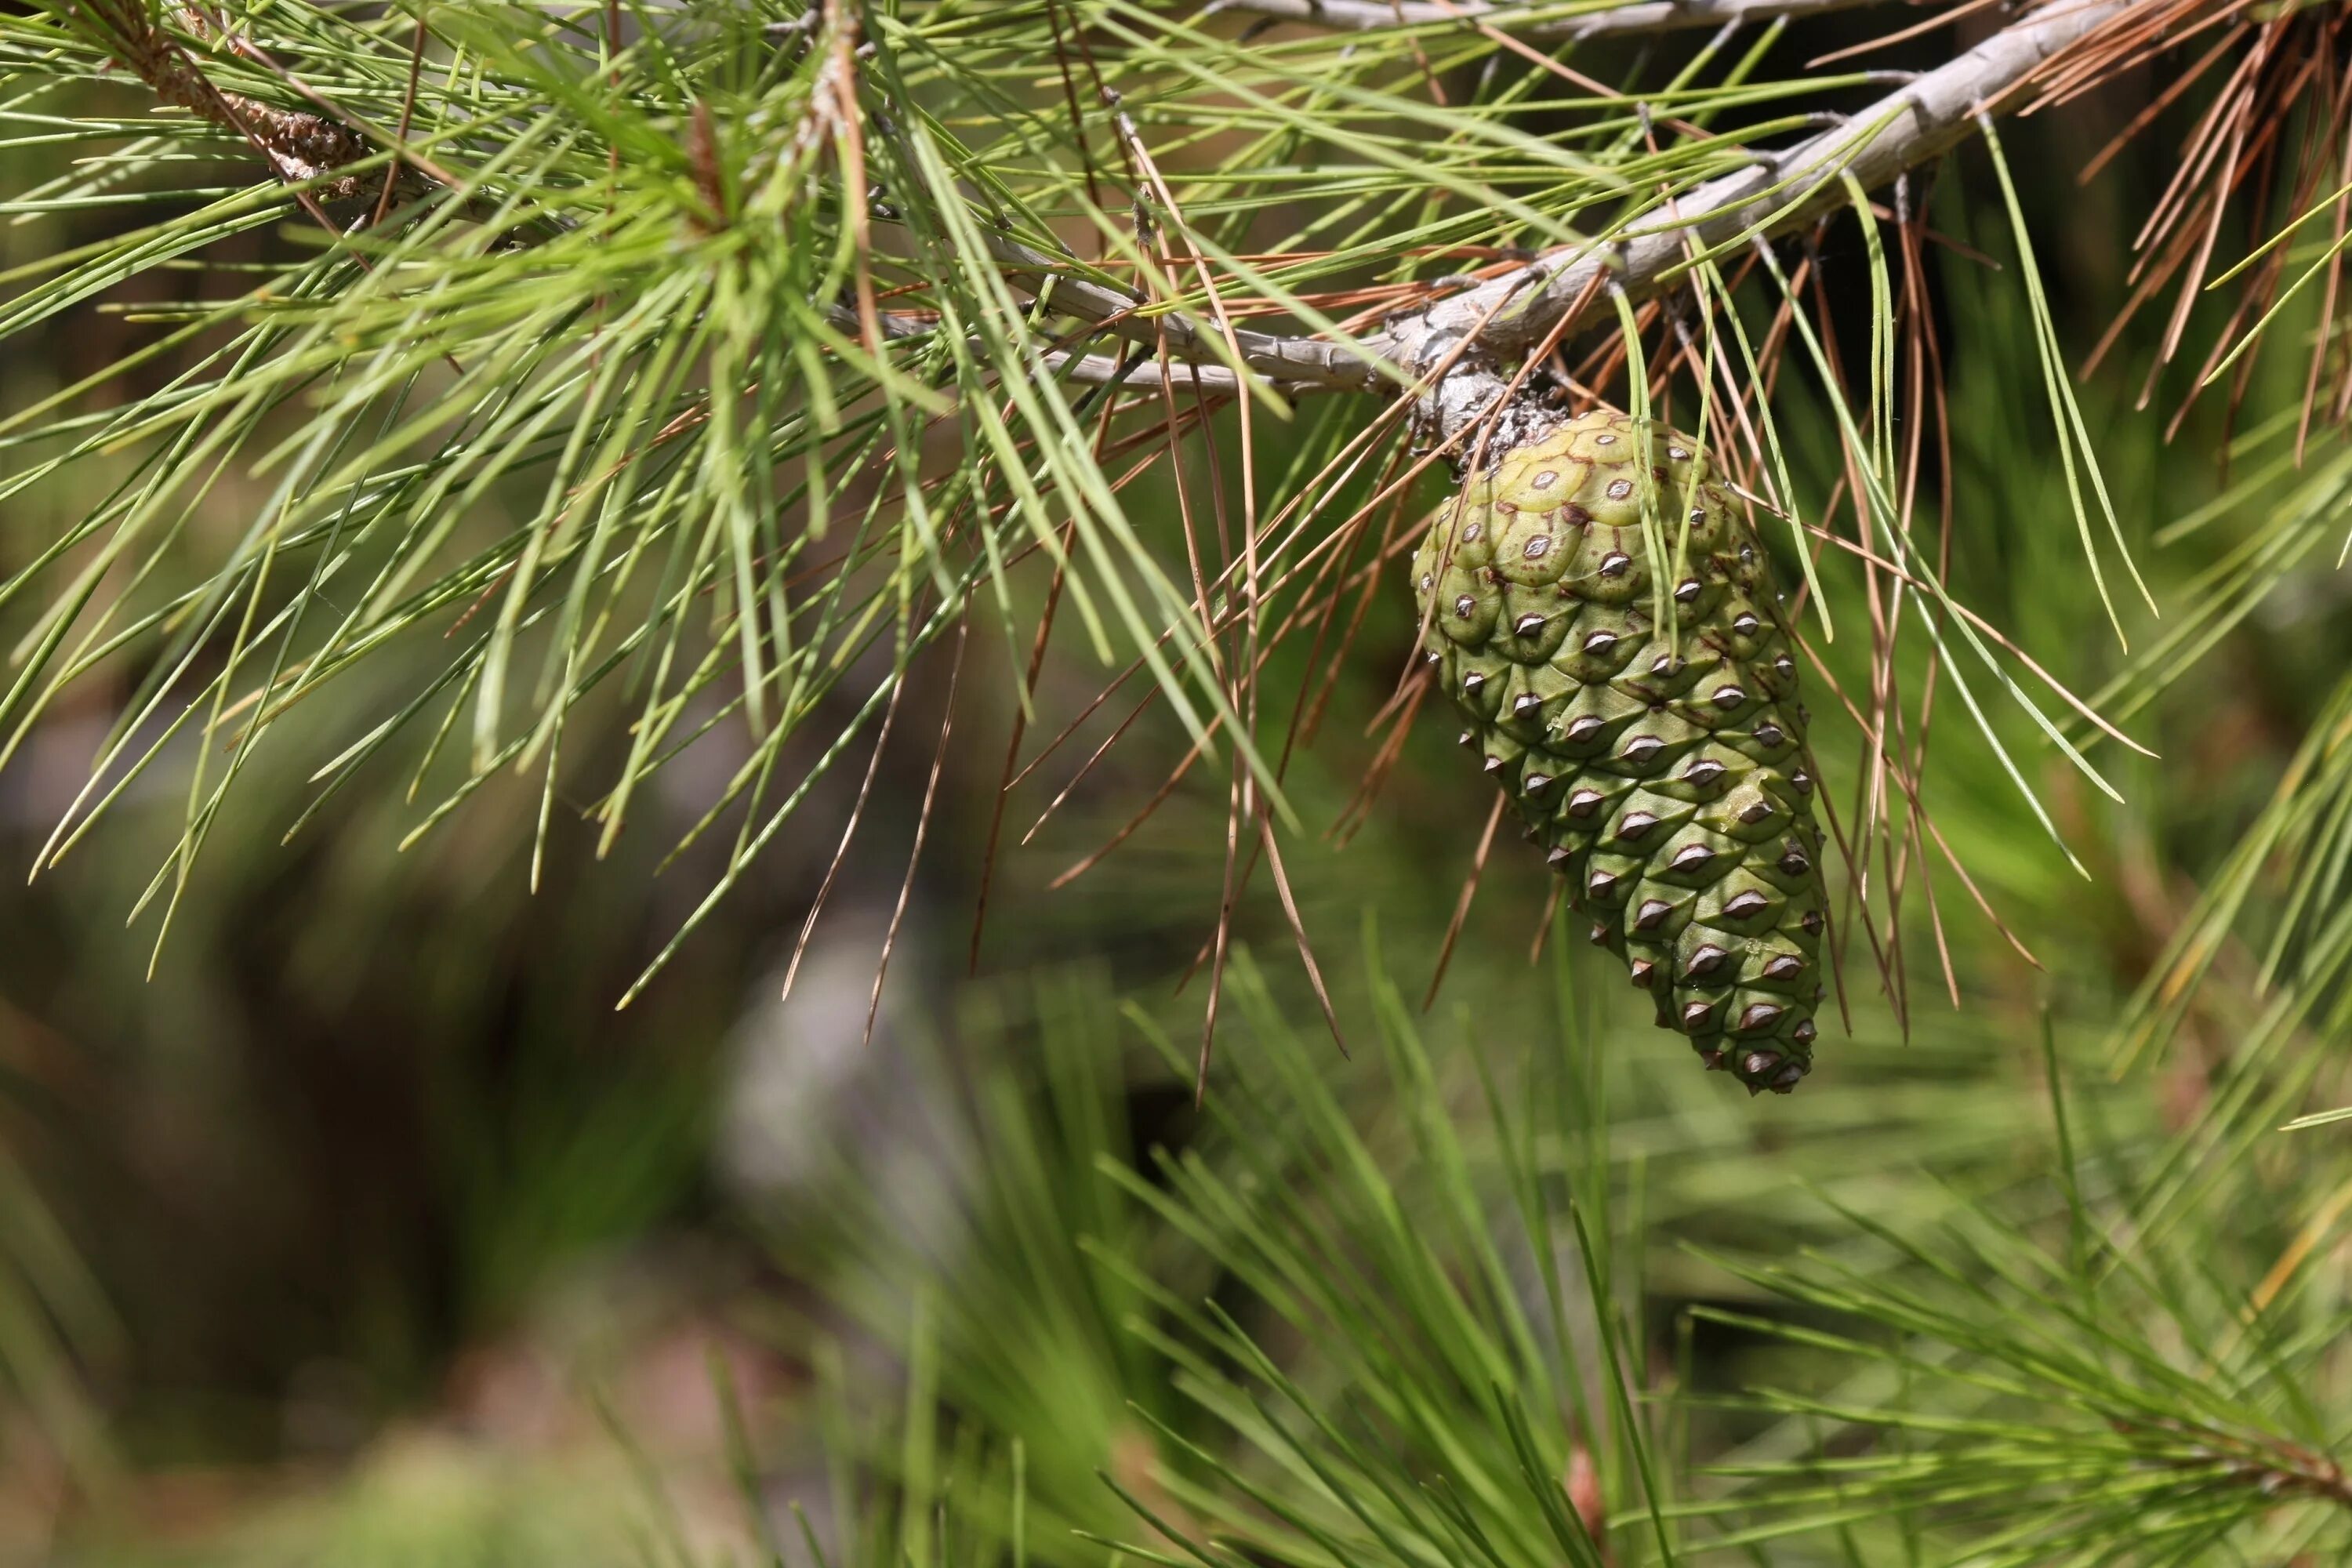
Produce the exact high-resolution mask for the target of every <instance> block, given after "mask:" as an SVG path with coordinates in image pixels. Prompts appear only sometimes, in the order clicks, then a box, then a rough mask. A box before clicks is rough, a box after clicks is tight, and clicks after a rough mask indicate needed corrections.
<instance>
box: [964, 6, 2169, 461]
mask: <svg viewBox="0 0 2352 1568" xmlns="http://www.w3.org/2000/svg"><path fill="white" fill-rule="evenodd" d="M2140 3H2142V0H2059V3H2058V4H2056V5H2052V6H2049V7H2046V8H2044V9H2043V10H2041V11H2038V12H2036V13H2034V14H2033V15H2032V16H2029V17H2027V18H2026V19H2024V20H2022V21H2020V22H2017V23H2015V24H2013V25H2011V26H2009V27H2006V28H2004V29H2002V30H2001V31H2000V32H1999V33H1996V34H1994V35H1993V36H1992V37H1990V38H1988V39H1986V40H1985V41H1984V42H1983V43H1981V44H1979V45H1978V46H1977V47H1974V48H1972V49H1969V50H1968V51H1967V52H1966V53H1964V54H1961V55H1959V56H1958V57H1956V58H1953V59H1952V60H1950V61H1949V62H1948V63H1947V64H1945V65H1942V66H1939V67H1937V68H1936V69H1934V70H1932V71H1928V72H1927V73H1926V74H1924V75H1922V76H1920V77H1919V78H1917V79H1916V80H1913V81H1911V82H1908V83H1906V85H1904V86H1903V87H1902V88H1900V89H1897V90H1895V91H1894V92H1891V93H1889V94H1887V95H1886V96H1885V98H1883V99H1881V100H1878V101H1877V102H1876V103H1874V104H1872V105H1871V106H1870V107H1869V108H1867V109H1865V110H1862V111H1861V112H1859V113H1857V114H1854V115H1853V116H1851V117H1850V118H1848V119H1846V120H1844V121H1842V122H1840V123H1839V124H1837V125H1835V126H1832V128H1830V129H1829V130H1826V131H1823V132H1821V133H1819V134H1818V135H1815V136H1812V137H1811V138H1809V139H1807V140H1806V141H1803V142H1799V143H1797V144H1796V145H1795V146H1792V147H1789V148H1786V149H1784V150H1782V151H1781V152H1779V153H1773V154H1769V155H1768V156H1763V157H1760V158H1759V161H1758V163H1757V164H1756V165H1755V166H1754V167H1752V168H1749V169H1745V170H1742V171H1741V172H1739V173H1738V174H1727V175H1725V176H1723V177H1722V178H1720V179H1716V180H1711V181H1709V182H1707V183H1706V184H1703V185H1701V186H1699V187H1698V188H1697V189H1696V190H1695V191H1693V192H1692V193H1691V194H1690V195H1688V196H1687V197H1685V198H1684V199H1682V200H1679V201H1675V202H1673V203H1671V204H1670V205H1668V206H1667V208H1666V209H1664V210H1663V211H1656V212H1654V213H1653V214H1651V215H1650V216H1645V217H1643V218H1642V219H1639V220H1637V221H1636V222H1634V223H1633V224H1632V225H1630V226H1627V227H1626V228H1625V229H1624V230H1623V231H1622V232H1621V233H1620V234H1618V235H1617V236H1615V237H1613V238H1612V239H1609V240H1606V241H1603V242H1599V243H1595V244H1592V245H1586V246H1580V247H1563V248H1561V249H1559V250H1555V251H1553V252H1551V253H1550V254H1549V255H1548V256H1545V257H1543V258H1540V259H1538V260H1536V261H1532V262H1529V263H1528V264H1527V265H1526V266H1524V267H1520V268H1515V269H1513V270H1511V271H1509V272H1506V273H1503V274H1502V275H1500V276H1498V277H1496V278H1492V279H1487V280H1486V282H1484V283H1481V284H1480V285H1479V286H1478V287H1476V288H1475V289H1467V290H1465V291H1463V292H1461V293H1457V294H1452V295H1449V296H1447V297H1446V298H1445V299H1444V300H1439V301H1437V302H1436V303H1434V304H1432V305H1430V306H1428V307H1426V308H1424V309H1423V310H1419V311H1416V312H1413V313H1412V314H1410V315H1407V316H1405V317H1402V318H1401V319H1398V320H1396V321H1391V323H1390V324H1389V325H1388V326H1387V327H1386V328H1385V329H1384V330H1383V331H1380V332H1378V333H1375V334H1373V335H1372V336H1370V337H1368V338H1365V339H1362V340H1361V341H1360V344H1359V345H1357V346H1353V347H1351V346H1349V345H1345V344H1340V343H1334V342H1325V341H1321V340H1302V339H1299V338H1297V337H1286V336H1285V335H1284V334H1280V333H1274V332H1257V331H1237V332H1236V333H1235V338H1236V340H1237V341H1238V342H1239V344H1240V347H1241V351H1242V358H1243V361H1244V363H1245V364H1246V365H1247V366H1248V367H1249V368H1250V369H1251V370H1252V371H1254V372H1255V373H1256V374H1260V375H1262V376H1264V377H1265V379H1267V380H1268V381H1270V382H1273V383H1275V384H1278V385H1281V386H1284V387H1286V388H1288V389H1290V390H1293V391H1324V390H1332V391H1354V392H1365V391H1373V390H1377V389H1379V388H1381V386H1382V385H1383V384H1387V385H1390V386H1396V385H1399V384H1411V383H1412V381H1413V380H1414V379H1415V378H1416V377H1418V376H1421V375H1424V374H1427V372H1428V369H1429V368H1430V367H1432V366H1433V365H1435V364H1436V363H1438V362H1439V361H1441V360H1442V359H1443V358H1444V356H1445V354H1446V353H1448V352H1450V351H1451V350H1452V349H1453V348H1454V346H1455V345H1456V344H1458V343H1459V342H1461V341H1462V339H1464V338H1465V337H1467V336H1471V335H1473V334H1474V333H1475V336H1476V338H1477V341H1478V346H1479V348H1480V349H1481V350H1482V351H1483V353H1485V354H1486V355H1487V356H1488V357H1491V358H1507V357H1508V356H1509V355H1511V354H1512V353H1524V352H1525V351H1526V350H1528V349H1529V348H1531V347H1533V346H1534V345H1535V344H1536V343H1538V342H1541V341H1542V340H1543V339H1544V338H1545V337H1546V336H1547V335H1548V334H1549V333H1550V332H1551V331H1552V330H1553V329H1554V328H1555V327H1556V326H1558V325H1559V321H1560V320H1561V318H1562V317H1564V316H1566V315H1567V314H1569V313H1570V310H1573V309H1574V308H1575V306H1576V304H1577V301H1578V300H1580V299H1581V298H1583V297H1584V296H1585V294H1586V291H1587V290H1588V289H1591V288H1593V286H1594V285H1595V283H1596V282H1601V284H1602V287H1604V288H1606V287H1608V286H1609V285H1610V284H1612V283H1613V286H1614V287H1615V288H1616V289H1621V290H1622V291H1623V292H1624V293H1625V294H1626V295H1628V296H1630V297H1633V298H1635V299H1639V298H1642V297H1644V296H1647V295H1651V294H1654V293H1656V292H1658V291H1659V290H1660V289H1663V288H1664V287H1665V286H1667V285H1668V284H1669V283H1671V282H1672V281H1673V280H1674V279H1675V278H1677V277H1679V276H1680V275H1681V273H1682V271H1683V270H1684V268H1685V266H1686V265H1687V264H1688V262H1689V260H1690V258H1691V256H1692V253H1693V252H1694V250H1713V249H1716V248H1718V247H1732V246H1736V245H1738V244H1739V243H1741V242H1742V241H1744V240H1747V239H1761V238H1767V237H1770V236H1772V235H1775V234H1780V233H1784V232H1786V231H1788V230H1789V229H1791V228H1795V227H1797V226H1801V225H1802V224H1804V223H1805V222H1807V221H1808V220H1810V219H1811V218H1812V217H1814V216H1817V215H1818V214H1819V213H1820V212H1821V211H1822V208H1823V207H1824V206H1825V205H1829V204H1831V203H1833V202H1836V201H1838V200H1841V199H1842V193H1843V176H1844V175H1845V174H1852V175H1853V177H1854V178H1856V179H1858V180H1859V181H1860V182H1861V183H1862V184H1863V185H1864V187H1865V188H1872V187H1876V186H1879V185H1883V184H1886V183H1888V182H1889V181H1892V180H1893V179H1894V178H1895V176H1896V175H1898V174H1902V173H1903V172H1905V171H1906V170H1907V169H1910V168H1913V167H1916V165H1918V164H1920V163H1926V162H1927V161H1928V160H1929V159H1932V158H1935V157H1937V155H1939V154H1941V153H1947V152H1948V151H1950V150H1951V149H1952V148H1953V147H1955V146H1958V144H1959V143H1961V142H1965V141H1966V140H1968V138H1969V136H1970V135H1972V134H1973V133H1974V132H1975V127H1976V121H1977V117H1978V116H1979V115H1982V114H1989V113H1994V112H1998V111H2000V110H2002V109H2003V108H2006V107H2009V106H2011V105H2012V104H2013V103H2014V102H2015V101H2016V100H2017V99H2018V98H2019V97H2020V96H2021V93H2022V92H2023V90H2024V89H2026V87H2027V86H2028V85H2029V84H2030V83H2031V81H2032V79H2033V77H2034V75H2035V73H2036V72H2037V71H2039V70H2040V69H2041V68H2042V66H2043V65H2044V64H2046V63H2047V62H2048V61H2049V60H2050V59H2051V58H2053V57H2055V56H2056V55H2058V54H2059V53H2060V52H2061V51H2063V50H2064V49H2067V48H2069V47H2072V46H2074V45H2075V44H2077V43H2080V42H2081V41H2082V40H2083V39H2084V38H2086V37H2090V36H2091V35H2092V34H2093V33H2095V32H2096V31H2097V30H2098V29H2099V28H2101V27H2103V26H2105V25H2106V24H2108V23H2109V22H2112V21H2114V20H2115V19H2116V18H2117V17H2119V16H2123V15H2124V14H2125V13H2126V12H2128V11H2130V10H2131V9H2132V8H2133V7H2134V5H2137V4H2140ZM1011 252H1022V254H1020V255H1019V256H1017V257H1016V256H1014V255H1013V254H1011ZM999 254H1000V257H1001V258H1004V259H1008V260H1016V263H1017V264H1018V265H1022V266H1024V267H1025V268H1030V269H1033V270H1037V271H1042V270H1044V269H1045V267H1046V266H1047V260H1046V258H1043V257H1039V256H1037V255H1036V254H1035V253H1034V252H1025V251H1023V247H1009V249H1008V248H1000V251H999ZM1604 279H1605V280H1604ZM1055 303H1056V304H1057V305H1059V306H1060V307H1062V308H1063V309H1065V310H1068V311H1069V312H1070V313H1072V314H1074V315H1077V316H1080V317H1083V318H1085V319H1087V320H1089V321H1097V322H1102V323H1105V324H1108V325H1112V326H1113V330H1115V331H1121V332H1122V334H1123V335H1127V336H1130V337H1134V338H1136V339H1137V340H1138V341H1142V342H1152V341H1154V338H1153V334H1154V333H1156V332H1158V331H1165V332H1166V333H1167V342H1168V349H1169V353H1170V354H1171V356H1172V357H1175V358H1180V359H1190V360H1192V362H1193V363H1195V364H1200V365H1202V366H1203V368H1202V369H1200V370H1198V371H1196V372H1195V373H1194V374H1195V375H1196V377H1197V378H1198V379H1199V381H1200V382H1201V384H1202V385H1204V386H1206V387H1208V388H1210V389H1212V390H1217V391H1232V390H1236V389H1237V383H1236V382H1235V380H1234V374H1233V372H1232V371H1231V369H1230V368H1228V367H1224V366H1222V365H1216V364H1214V363H1213V355H1211V354H1210V353H1208V352H1207V351H1208V350H1209V347H1210V345H1211V344H1212V342H1213V341H1214V340H1215V339H1216V337H1217V333H1216V332H1215V331H1214V330H1213V328H1211V327H1209V326H1208V325H1206V324H1205V323H1202V322H1198V321H1192V319H1190V318H1187V317H1182V316H1176V315H1169V316H1161V317H1157V318H1152V319H1150V320H1143V319H1138V318H1131V317H1127V316H1126V313H1127V312H1128V311H1130V310H1132V308H1133V306H1132V304H1131V303H1130V302H1129V301H1127V300H1120V299H1118V296H1117V295H1116V294H1115V293H1113V292H1112V291H1111V290H1108V289H1100V288H1092V289H1079V290H1074V291H1072V292H1071V293H1070V294H1068V295H1067V296H1065V295H1063V294H1062V293H1059V292H1057V293H1056V295H1055ZM1122 318H1125V319H1124V320H1122ZM1482 321H1483V322H1485V325H1484V326H1483V328H1482V327H1480V326H1479V323H1480V322H1482ZM1072 374H1073V379H1075V380H1077V381H1081V382H1087V383H1099V382H1103V381H1107V380H1109V379H1112V378H1113V377H1115V376H1118V375H1121V374H1124V375H1125V376H1126V378H1127V379H1129V380H1133V381H1143V380H1150V379H1151V378H1153V377H1156V376H1157V374H1159V373H1158V370H1157V368H1156V367H1154V366H1150V365H1147V366H1144V367H1142V368H1141V369H1139V370H1127V371H1124V372H1122V369H1121V365H1120V362H1118V360H1116V359H1114V358H1111V357H1109V356H1091V357H1089V358H1087V359H1086V360H1083V361H1081V362H1080V363H1078V365H1077V366H1076V368H1075V369H1074V371H1073V373H1072ZM1455 379H1456V381H1457V383H1458V385H1459V388H1460V391H1459V392H1458V393H1449V396H1448V399H1447V401H1448V403H1449V405H1452V406H1449V407H1447V408H1445V409H1444V410H1441V411H1440V426H1439V428H1438V430H1437V431H1436V432H1435V433H1436V434H1438V435H1439V436H1440V437H1443V436H1444V435H1448V434H1451V432H1452V430H1453V429H1454V428H1458V426H1459V425H1460V424H1462V423H1465V422H1466V421H1467V420H1469V419H1474V418H1475V417H1477V416H1479V415H1480V414H1481V413H1483V412H1484V410H1485V409H1486V407H1487V406H1489V405H1491V404H1492V402H1493V400H1494V398H1495V397H1496V395H1499V394H1500V391H1501V387H1502V382H1501V381H1500V379H1499V378H1496V376H1495V375H1494V374H1493V373H1492V372H1491V371H1482V370H1480V369H1479V368H1478V367H1477V366H1475V365H1473V364H1465V366H1464V367H1463V369H1462V370H1461V371H1458V372H1456V373H1455Z"/></svg>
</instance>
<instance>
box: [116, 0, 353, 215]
mask: <svg viewBox="0 0 2352 1568" xmlns="http://www.w3.org/2000/svg"><path fill="white" fill-rule="evenodd" d="M175 10H176V14H177V16H178V17H179V19H180V20H181V21H183V22H184V24H186V25H187V26H188V27H189V28H190V30H191V31H194V32H195V33H196V34H197V35H198V36H199V37H202V36H205V35H206V34H208V33H209V32H210V30H211V29H210V28H209V26H207V25H206V23H205V20H204V18H203V16H201V15H199V14H198V13H196V12H194V11H193V10H189V9H186V8H175ZM83 15H84V16H86V17H87V18H88V19H89V22H90V24H91V25H92V26H93V27H94V28H95V29H96V30H97V32H98V33H99V34H100V37H102V38H103V39H104V40H105V42H106V45H107V47H108V48H109V50H110V52H111V53H112V54H113V55H114V57H115V58H117V59H119V60H121V62H122V63H123V64H124V65H125V66H126V67H128V68H130V69H131V71H132V72H133V73H134V74H136V75H137V76H138V78H139V79H140V80H142V81H143V82H145V83H146V84H147V86H148V87H149V88H150V89H152V91H153V92H154V94H155V96H156V97H157V98H160V99H162V100H163V101H164V102H165V103H168V104H171V105H172V106H173V108H175V109H184V110H187V111H188V112H189V113H191V114H193V115H194V116H195V117H196V118H197V119H199V120H203V121H207V122H209V123H211V124H214V125H217V126H219V127H220V128H221V129H222V130H224V131H227V132H232V133H233V134H235V135H237V136H240V137H242V138H244V139H245V140H246V141H247V142H251V143H252V144H253V146H254V147H255V148H256V150H257V151H258V152H259V153H261V154H262V156H263V157H264V158H265V159H267V160H268V163H269V165H270V167H271V169H272V170H274V171H275V172H276V173H277V174H278V177H279V178H281V179H284V180H288V181H289V182H292V183H295V184H304V183H308V182H310V181H314V180H320V179H321V178H322V177H323V176H325V175H328V174H332V173H334V171H336V170H337V169H340V168H342V167H344V166H346V165H348V164H352V163H358V162H359V161H360V160H361V159H362V158H365V157H366V156H368V154H369V153H370V151H371V149H370V147H369V145H368V142H367V139H366V138H365V137H363V136H362V135H361V134H360V133H359V132H355V131H352V130H351V129H349V128H348V127H346V126H343V125H340V124H338V123H336V122H335V121H331V120H330V119H328V118H327V117H326V116H324V115H320V114H313V113H310V112H308V111H306V110H286V109H279V108H277V107H276V106H274V105H272V104H268V103H263V102H261V101H260V100H257V99H252V98H247V97H246V96H245V95H244V94H242V93H235V92H226V91H224V90H222V89H220V88H218V87H215V86H214V85H213V82H212V80H211V79H210V78H208V77H206V76H205V74H204V72H202V71H201V70H199V69H197V68H196V67H195V64H194V62H193V61H191V60H190V59H189V58H188V56H187V53H186V51H184V50H183V49H182V48H181V47H180V46H179V45H178V44H177V43H175V42H174V41H173V39H172V38H171V37H170V36H169V35H168V34H166V33H164V32H163V29H162V28H160V27H158V26H155V23H154V21H153V19H152V17H151V16H149V15H148V13H147V10H146V8H145V6H144V5H137V4H132V5H119V4H111V3H105V0H93V3H92V4H89V5H87V6H86V7H84V9H83ZM377 184H381V182H380V181H374V180H370V179H363V178H362V177H360V176H357V175H347V176H344V177H343V178H341V179H338V180H330V181H327V182H326V183H325V184H320V185H318V186H315V187H313V189H312V191H311V195H312V196H313V197H314V198H315V199H317V200H320V201H342V200H347V199H349V198H352V197H354V196H358V195H363V194H369V193H371V192H373V189H374V188H375V186H376V185H377Z"/></svg>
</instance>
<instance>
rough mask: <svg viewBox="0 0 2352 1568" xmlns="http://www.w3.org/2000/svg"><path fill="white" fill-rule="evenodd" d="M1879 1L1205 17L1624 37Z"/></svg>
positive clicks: (1385, 8)
mask: <svg viewBox="0 0 2352 1568" xmlns="http://www.w3.org/2000/svg"><path fill="white" fill-rule="evenodd" d="M1878 3H1879V0H1634V4H1633V5H1612V6H1609V7H1607V8H1606V9H1601V10H1595V9H1591V8H1590V7H1587V8H1583V9H1578V10H1564V9H1563V7H1561V6H1559V5H1542V4H1527V3H1525V0H1522V3H1520V4H1517V5H1496V4H1491V3H1487V0H1213V3H1212V4H1211V5H1209V6H1208V8H1207V9H1206V10H1204V11H1202V16H1203V17H1206V16H1213V15H1215V14H1216V13H1217V12H1220V11H1245V12H1249V13H1251V14H1253V15H1255V16H1264V17H1266V18H1268V19H1269V20H1273V21H1285V22H1307V23H1311V24H1313V25H1314V26H1318V27H1329V28H1332V29H1334V30H1337V31H1340V32H1354V33H1369V32H1374V31H1377V30H1379V29H1381V28H1385V27H1399V26H1404V27H1419V26H1438V25H1443V24H1447V23H1451V24H1453V25H1454V26H1461V27H1487V28H1492V29H1494V30H1496V31H1497V32H1505V33H1509V34H1512V35H1513V36H1515V37H1527V38H1568V39H1570V40H1574V41H1578V42H1581V41H1583V40H1585V39H1588V38H1609V37H1629V36H1633V35H1639V34H1648V33H1667V32H1676V31H1680V30H1682V29H1684V28H1686V27H1719V26H1729V25H1731V24H1732V23H1735V22H1761V21H1769V20H1770V19H1771V18H1773V17H1775V16H1815V15H1819V14H1821V13H1823V12H1828V11H1846V10H1851V9H1853V8H1854V7H1855V6H1858V5H1876V4H1878Z"/></svg>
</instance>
